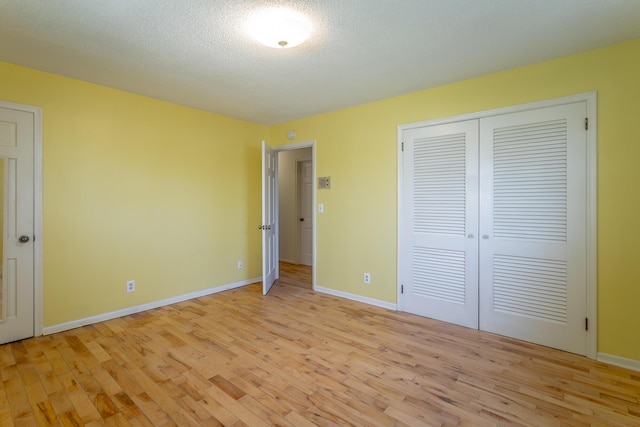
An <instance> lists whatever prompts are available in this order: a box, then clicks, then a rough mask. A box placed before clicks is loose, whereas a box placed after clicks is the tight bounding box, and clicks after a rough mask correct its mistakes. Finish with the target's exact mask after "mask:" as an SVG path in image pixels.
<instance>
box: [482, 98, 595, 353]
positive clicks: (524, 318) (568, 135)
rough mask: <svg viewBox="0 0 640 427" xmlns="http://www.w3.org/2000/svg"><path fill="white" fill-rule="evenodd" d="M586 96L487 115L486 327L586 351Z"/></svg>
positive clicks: (484, 145) (484, 129)
mask: <svg viewBox="0 0 640 427" xmlns="http://www.w3.org/2000/svg"><path fill="white" fill-rule="evenodd" d="M586 114H587V112H586V103H585V102H580V103H574V104H567V105H560V106H556V107H550V108H544V109H538V110H532V111H526V112H520V113H512V114H505V115H500V116H494V117H489V118H485V119H481V120H480V144H481V147H480V153H481V154H480V170H481V172H480V194H481V195H482V196H481V199H480V212H481V215H480V235H481V239H480V295H481V297H480V328H481V329H482V330H486V331H489V332H495V333H498V334H501V335H507V336H511V337H515V338H519V339H523V340H526V341H529V342H534V343H538V344H543V345H547V346H550V347H555V348H559V349H563V350H567V351H570V352H573V353H578V354H586V352H587V332H586V330H585V317H586V312H587V302H586V294H587V289H586V256H587V254H586V229H587V225H586V211H587V202H586V182H587V179H586V152H587V151H586V130H585V126H584V118H585V117H586Z"/></svg>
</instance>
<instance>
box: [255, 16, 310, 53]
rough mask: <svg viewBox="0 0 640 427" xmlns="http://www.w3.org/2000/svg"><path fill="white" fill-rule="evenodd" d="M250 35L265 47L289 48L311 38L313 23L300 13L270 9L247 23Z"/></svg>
mask: <svg viewBox="0 0 640 427" xmlns="http://www.w3.org/2000/svg"><path fill="white" fill-rule="evenodd" d="M245 28H246V31H247V32H248V33H249V35H250V36H251V37H252V38H254V39H256V40H257V41H259V42H260V43H262V44H263V45H265V46H269V47H275V48H289V47H294V46H298V45H299V44H300V43H302V42H304V41H305V40H306V39H308V38H309V35H310V34H311V23H310V22H309V20H308V19H307V17H306V16H304V15H303V14H301V13H300V12H296V11H295V10H292V9H285V8H270V9H264V10H261V11H259V12H256V13H255V14H254V15H252V16H251V17H250V18H249V20H248V21H247V23H246V26H245Z"/></svg>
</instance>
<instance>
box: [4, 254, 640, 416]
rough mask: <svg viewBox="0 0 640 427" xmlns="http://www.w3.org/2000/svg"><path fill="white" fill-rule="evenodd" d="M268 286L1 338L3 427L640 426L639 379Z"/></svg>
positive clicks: (288, 270)
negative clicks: (27, 336) (6, 341)
mask: <svg viewBox="0 0 640 427" xmlns="http://www.w3.org/2000/svg"><path fill="white" fill-rule="evenodd" d="M310 281H311V269H310V268H309V267H304V266H295V265H291V264H285V263H283V264H281V275H280V279H279V280H278V281H276V283H275V284H274V286H273V288H272V290H271V291H270V293H269V295H267V296H263V295H262V294H261V286H260V284H253V285H249V286H246V287H243V288H238V289H234V290H231V291H226V292H223V293H219V294H215V295H208V296H205V297H202V298H198V299H195V300H190V301H185V302H182V303H178V304H174V305H171V306H166V307H161V308H158V309H155V310H150V311H147V312H144V313H137V314H135V315H131V316H126V317H123V318H118V319H112V320H109V321H106V322H102V323H98V324H95V325H90V326H85V327H82V328H78V329H74V330H71V331H66V332H63V333H60V334H54V335H51V336H46V337H37V338H33V339H29V340H24V341H20V342H17V343H11V344H6V345H2V346H0V380H1V381H0V427H2V426H12V427H13V426H18V425H20V426H22V425H26V426H32V425H34V426H35V425H38V426H75V427H77V426H144V427H149V426H221V425H222V426H244V425H249V426H254V425H257V426H260V425H263V426H267V425H275V426H277V425H281V426H296V427H299V426H301V427H305V426H311V425H320V426H343V425H367V426H385V427H387V426H425V425H426V426H481V427H482V426H493V427H506V426H509V427H515V426H544V427H550V426H576V427H577V426H638V425H640V373H638V372H634V371H630V370H627V369H623V368H619V367H615V366H609V365H606V364H603V363H599V362H596V361H593V360H590V359H586V358H584V357H580V356H576V355H573V354H570V353H565V352H562V351H557V350H553V349H549V348H546V347H541V346H537V345H535V344H530V343H526V342H521V341H518V340H514V339H511V338H506V337H501V336H498V335H493V334H488V333H484V332H480V331H477V330H471V329H467V328H463V327H459V326H455V325H450V324H446V323H442V322H438V321H435V320H432V319H426V318H422V317H418V316H413V315H410V314H408V313H398V312H393V311H389V310H386V309H382V308H379V307H373V306H368V305H364V304H361V303H357V302H354V301H349V300H344V299H340V298H336V297H333V296H330V295H326V294H319V293H315V292H313V291H312V290H311V284H310Z"/></svg>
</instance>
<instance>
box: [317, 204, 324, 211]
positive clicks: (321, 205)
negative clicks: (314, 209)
mask: <svg viewBox="0 0 640 427" xmlns="http://www.w3.org/2000/svg"><path fill="white" fill-rule="evenodd" d="M318 213H324V204H323V203H318Z"/></svg>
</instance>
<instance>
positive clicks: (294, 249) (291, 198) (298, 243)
mask: <svg viewBox="0 0 640 427" xmlns="http://www.w3.org/2000/svg"><path fill="white" fill-rule="evenodd" d="M273 151H274V152H275V155H276V157H277V159H276V161H275V162H274V163H275V165H276V173H275V175H276V184H275V187H276V191H275V200H274V204H275V206H276V209H273V210H272V211H273V212H275V221H274V223H275V224H274V225H275V228H276V232H275V233H274V234H275V236H274V237H275V239H276V240H277V241H276V242H275V243H276V244H274V245H272V247H274V248H277V250H276V254H275V255H276V258H277V261H276V262H275V265H276V266H279V264H280V262H283V263H287V264H290V265H293V266H301V267H302V268H309V267H310V274H309V276H310V277H311V282H310V283H309V285H308V286H309V287H310V288H312V289H315V286H316V268H315V267H316V227H315V221H316V214H315V209H314V206H315V198H316V190H315V186H314V185H313V182H314V179H315V165H316V164H315V141H314V140H310V141H305V142H300V143H294V144H288V145H284V146H281V147H277V148H274V149H273ZM305 162H306V163H305ZM300 172H302V173H306V178H304V179H302V178H301V176H300ZM264 179H265V177H264V176H263V180H264ZM301 180H302V181H301ZM301 182H306V184H304V185H305V189H302V190H305V191H302V192H301ZM263 196H264V195H263ZM302 198H305V201H302V200H301V199H302ZM263 199H264V197H263ZM301 202H302V203H303V204H304V205H305V206H306V210H304V212H303V210H301V206H300V204H301ZM263 203H264V201H263ZM263 212H264V206H263ZM301 214H303V215H305V216H301ZM300 218H304V221H301V220H300ZM301 223H306V224H304V225H303V226H301ZM303 227H304V229H303ZM267 231H268V230H267ZM263 238H265V231H264V230H263ZM303 239H305V242H304V243H303V242H302V240H303ZM305 245H306V246H305ZM301 248H302V249H301ZM305 248H306V249H305ZM303 251H306V256H305V257H303V256H302V252H303ZM303 258H304V259H303ZM265 262H267V263H268V262H269V257H265V254H264V250H263V264H264V263H265ZM305 266H308V267H305ZM275 277H276V278H277V277H279V274H276V275H275ZM267 288H268V287H267ZM266 292H268V289H266V291H265V289H263V293H265V294H266Z"/></svg>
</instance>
